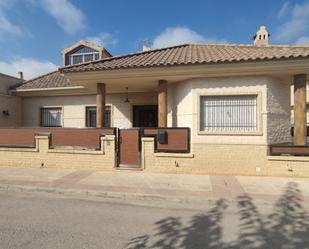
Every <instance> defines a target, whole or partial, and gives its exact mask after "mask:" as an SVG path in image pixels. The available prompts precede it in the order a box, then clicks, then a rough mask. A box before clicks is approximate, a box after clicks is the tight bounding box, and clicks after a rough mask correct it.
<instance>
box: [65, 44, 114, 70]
mask: <svg viewBox="0 0 309 249" xmlns="http://www.w3.org/2000/svg"><path fill="white" fill-rule="evenodd" d="M61 54H62V62H63V65H64V66H68V65H75V64H80V63H85V62H89V61H96V60H101V59H103V58H108V57H111V56H112V55H111V54H110V53H109V52H108V51H107V50H106V49H105V48H103V47H101V46H99V45H96V44H93V43H90V42H87V41H84V40H81V41H79V42H77V43H75V44H73V45H72V46H71V47H69V48H65V49H63V50H62V52H61Z"/></svg>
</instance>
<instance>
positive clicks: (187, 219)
mask: <svg viewBox="0 0 309 249" xmlns="http://www.w3.org/2000/svg"><path fill="white" fill-rule="evenodd" d="M0 200H1V202H0V224H1V225H0V248H1V249H13V248H14V249H16V248H18V249H24V248H27V249H30V248H31V249H39V248H40V249H42V248H44V249H49V248H53V249H57V248H66V249H69V248H72V249H73V248H74V249H79V248H87V249H88V248H107V249H114V248H194V249H195V248H220V249H222V248H291V249H305V248H309V239H308V234H309V215H308V211H307V210H305V208H303V206H302V200H301V198H300V196H299V193H298V190H297V188H296V186H293V185H291V186H290V187H289V189H287V191H286V193H285V194H284V195H282V196H281V197H280V198H279V199H278V200H277V202H276V203H274V205H273V206H272V207H267V206H263V205H255V203H254V200H252V199H251V197H249V196H246V195H243V196H239V197H238V198H237V199H235V202H234V203H233V202H229V201H227V200H225V199H218V200H217V201H216V202H214V203H213V204H210V205H209V206H205V208H204V209H203V210H197V209H190V208H189V207H188V206H186V209H183V208H182V207H181V205H180V204H179V205H178V206H175V207H169V206H168V205H167V206H166V207H164V205H163V206H162V207H159V206H157V207H155V206H153V207H152V206H151V203H149V202H148V203H147V205H146V203H145V206H143V205H141V204H140V203H139V205H129V204H126V202H125V201H123V203H119V202H109V203H107V202H103V201H95V200H89V199H88V200H87V199H70V198H69V197H65V198H64V197H57V196H54V195H49V194H46V193H35V194H34V193H31V194H29V193H28V194H25V193H14V192H5V191H2V192H1V193H0Z"/></svg>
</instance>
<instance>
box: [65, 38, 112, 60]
mask: <svg viewBox="0 0 309 249" xmlns="http://www.w3.org/2000/svg"><path fill="white" fill-rule="evenodd" d="M81 46H85V47H89V48H92V49H94V50H96V51H98V52H101V53H102V52H103V53H106V54H107V55H109V57H111V56H112V55H111V54H110V52H108V51H107V50H106V49H105V48H103V47H101V46H99V45H97V44H94V43H92V42H88V41H85V40H80V41H79V42H77V43H75V44H73V45H72V46H70V47H68V48H65V49H63V50H62V51H61V54H62V55H65V54H68V53H70V52H72V51H74V50H75V49H77V48H79V47H81Z"/></svg>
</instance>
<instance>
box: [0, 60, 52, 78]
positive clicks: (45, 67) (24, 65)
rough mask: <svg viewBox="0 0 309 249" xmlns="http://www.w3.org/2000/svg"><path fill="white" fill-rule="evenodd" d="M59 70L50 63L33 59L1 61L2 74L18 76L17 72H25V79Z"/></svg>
mask: <svg viewBox="0 0 309 249" xmlns="http://www.w3.org/2000/svg"><path fill="white" fill-rule="evenodd" d="M56 68H57V65H55V64H54V63H52V62H50V61H42V60H36V59H33V58H15V59H14V60H12V61H9V62H6V61H0V72H1V73H5V74H9V75H12V76H16V75H17V72H19V71H22V72H24V77H25V79H31V78H34V77H36V76H39V75H41V74H44V73H48V72H50V71H53V70H55V69H56Z"/></svg>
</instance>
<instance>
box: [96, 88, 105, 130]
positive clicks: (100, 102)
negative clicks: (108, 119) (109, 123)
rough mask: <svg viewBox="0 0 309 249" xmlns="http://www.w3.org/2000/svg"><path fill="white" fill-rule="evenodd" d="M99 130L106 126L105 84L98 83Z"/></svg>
mask: <svg viewBox="0 0 309 249" xmlns="http://www.w3.org/2000/svg"><path fill="white" fill-rule="evenodd" d="M96 101H97V115H96V116H97V122H96V123H97V128H102V127H104V126H105V122H104V120H105V84H104V83H97V100H96Z"/></svg>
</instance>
